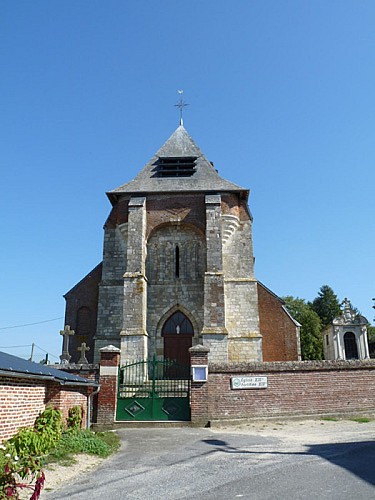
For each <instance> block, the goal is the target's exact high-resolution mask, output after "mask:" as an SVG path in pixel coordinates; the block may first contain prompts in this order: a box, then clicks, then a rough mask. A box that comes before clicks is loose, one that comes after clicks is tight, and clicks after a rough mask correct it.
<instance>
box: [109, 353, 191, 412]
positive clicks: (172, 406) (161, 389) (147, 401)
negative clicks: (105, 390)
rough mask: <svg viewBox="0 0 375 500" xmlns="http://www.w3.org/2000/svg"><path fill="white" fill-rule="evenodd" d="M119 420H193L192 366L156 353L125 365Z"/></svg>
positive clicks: (120, 394) (122, 368)
mask: <svg viewBox="0 0 375 500" xmlns="http://www.w3.org/2000/svg"><path fill="white" fill-rule="evenodd" d="M116 420H133V421H134V420H137V421H148V420H190V367H189V366H182V365H178V364H177V363H175V362H174V361H170V360H163V361H158V360H157V359H156V356H154V357H153V359H152V360H145V361H138V362H137V363H131V364H128V365H125V366H122V367H121V368H120V372H119V384H118V396H117V410H116Z"/></svg>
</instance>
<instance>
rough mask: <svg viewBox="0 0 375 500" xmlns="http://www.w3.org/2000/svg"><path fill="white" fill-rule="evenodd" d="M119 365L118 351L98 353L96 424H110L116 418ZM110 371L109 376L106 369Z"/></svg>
mask: <svg viewBox="0 0 375 500" xmlns="http://www.w3.org/2000/svg"><path fill="white" fill-rule="evenodd" d="M119 363H120V353H119V349H117V351H103V350H101V353H100V391H99V394H98V408H97V423H98V424H111V423H113V422H114V420H115V416H116V404H117V376H118V372H117V368H118V366H119ZM107 368H109V369H110V372H111V373H110V374H108V371H106V369H107Z"/></svg>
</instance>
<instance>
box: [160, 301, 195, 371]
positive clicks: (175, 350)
mask: <svg viewBox="0 0 375 500" xmlns="http://www.w3.org/2000/svg"><path fill="white" fill-rule="evenodd" d="M161 335H162V337H163V339H164V359H169V360H172V361H176V362H177V363H178V364H180V365H185V366H189V365H190V353H189V349H190V347H191V346H192V343H193V336H194V328H193V325H192V323H191V321H190V320H189V318H188V317H187V316H185V314H183V313H182V312H181V311H176V312H175V313H173V314H172V315H171V316H170V317H169V318H168V319H167V321H166V322H165V323H164V325H163V328H162V332H161Z"/></svg>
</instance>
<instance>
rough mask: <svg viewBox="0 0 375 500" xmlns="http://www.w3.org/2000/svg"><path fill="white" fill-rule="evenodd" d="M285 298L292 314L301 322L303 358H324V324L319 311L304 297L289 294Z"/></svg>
mask: <svg viewBox="0 0 375 500" xmlns="http://www.w3.org/2000/svg"><path fill="white" fill-rule="evenodd" d="M283 300H284V302H285V306H286V308H287V309H288V311H289V312H290V314H291V315H292V316H293V318H294V319H296V320H297V321H298V323H300V324H301V330H300V338H301V355H302V359H303V360H314V359H317V360H319V359H323V339H322V335H321V331H322V325H321V321H320V318H319V316H318V315H317V313H316V312H315V311H313V310H312V308H311V306H310V305H309V304H307V303H306V301H305V300H303V299H299V298H294V297H290V296H288V297H283Z"/></svg>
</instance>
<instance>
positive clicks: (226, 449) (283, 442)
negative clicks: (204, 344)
mask: <svg viewBox="0 0 375 500" xmlns="http://www.w3.org/2000/svg"><path fill="white" fill-rule="evenodd" d="M273 425H275V424H273ZM276 425H277V424H276ZM322 425H323V423H322ZM357 425H360V424H357ZM374 428H375V426H371V427H370V428H367V429H366V427H353V429H354V430H353V431H350V429H349V431H347V432H346V433H340V429H339V428H338V427H335V424H333V425H332V429H334V432H335V434H333V435H330V434H329V432H327V433H326V435H325V436H323V438H320V437H319V436H321V434H319V432H318V431H319V428H317V432H316V433H315V434H311V433H309V432H308V431H309V428H308V427H307V426H305V427H303V426H302V427H300V428H298V424H295V426H294V425H293V424H292V425H291V426H290V428H289V429H290V431H288V429H287V428H284V429H282V430H283V432H281V433H280V432H279V430H278V429H277V428H275V427H274V428H272V425H271V427H269V428H268V429H267V428H266V429H263V431H260V430H259V429H254V430H252V429H251V428H249V429H237V430H233V429H225V430H210V429H193V428H174V429H151V428H149V429H127V430H121V431H120V432H119V433H120V435H121V438H122V441H123V446H122V448H121V451H120V452H119V453H118V454H117V455H116V456H114V457H112V458H110V459H109V460H107V461H105V462H104V463H103V464H102V465H101V466H100V467H99V468H98V469H96V470H95V471H93V472H89V473H86V474H83V475H82V476H81V477H80V478H79V479H78V480H77V481H76V482H75V483H74V484H71V485H70V486H68V487H65V488H63V489H60V490H58V491H56V492H51V493H48V494H47V495H46V496H45V498H48V500H57V499H72V500H78V499H82V500H83V499H85V500H86V499H87V500H88V499H90V500H99V499H100V500H102V499H107V498H108V499H110V500H117V499H129V500H140V499H142V500H148V499H150V500H151V499H152V500H159V499H160V500H162V499H163V500H169V499H171V500H172V499H179V500H181V499H193V498H194V499H208V500H211V499H212V500H228V499H236V498H243V499H255V500H258V499H259V500H265V499H284V498H285V499H309V500H310V499H312V500H314V499H319V500H325V499H327V500H328V499H329V500H336V499H337V500H339V499H340V500H345V499H350V500H354V499H355V500H361V499H375V441H374V439H373V438H374V436H373V430H374ZM356 429H358V430H356ZM324 430H325V429H324ZM288 432H289V434H288ZM304 436H306V439H305V438H304ZM314 436H315V438H314Z"/></svg>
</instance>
